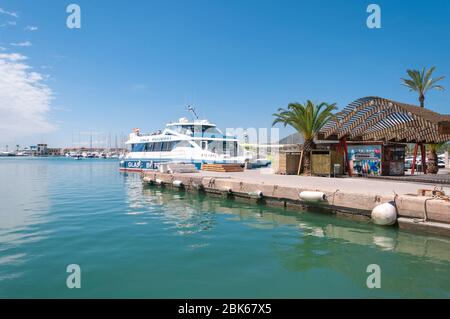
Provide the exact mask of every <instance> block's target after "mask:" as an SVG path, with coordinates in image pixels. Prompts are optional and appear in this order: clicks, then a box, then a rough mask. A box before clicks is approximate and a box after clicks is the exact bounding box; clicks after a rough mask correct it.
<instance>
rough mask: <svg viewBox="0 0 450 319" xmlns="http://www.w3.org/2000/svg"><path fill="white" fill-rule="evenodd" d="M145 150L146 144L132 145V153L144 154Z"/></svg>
mask: <svg viewBox="0 0 450 319" xmlns="http://www.w3.org/2000/svg"><path fill="white" fill-rule="evenodd" d="M144 150H145V144H144V143H138V144H132V145H131V151H132V152H144Z"/></svg>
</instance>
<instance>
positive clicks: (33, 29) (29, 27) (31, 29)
mask: <svg viewBox="0 0 450 319" xmlns="http://www.w3.org/2000/svg"><path fill="white" fill-rule="evenodd" d="M25 30H26V31H37V30H39V28H38V27H35V26H33V25H29V26H27V27H26V28H25Z"/></svg>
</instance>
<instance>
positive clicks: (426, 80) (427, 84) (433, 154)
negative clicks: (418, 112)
mask: <svg viewBox="0 0 450 319" xmlns="http://www.w3.org/2000/svg"><path fill="white" fill-rule="evenodd" d="M435 69H436V67H434V66H433V67H431V68H430V69H429V70H427V71H425V68H422V71H419V70H407V71H406V72H407V73H408V75H409V79H403V78H402V81H403V85H404V86H406V87H408V88H409V90H410V91H416V92H417V93H419V102H420V107H425V93H426V92H427V91H428V90H432V89H435V90H440V91H443V90H445V88H444V87H443V86H442V85H438V84H436V83H437V82H439V81H441V80H443V79H445V76H440V77H438V78H436V79H433V78H432V75H433V72H434V70H435ZM438 148H439V145H438V144H430V145H429V150H430V152H429V154H428V162H427V163H426V166H425V168H426V170H427V172H428V173H430V174H437V172H438V171H439V168H438V158H437V149H438ZM422 151H423V149H422ZM423 165H425V163H423Z"/></svg>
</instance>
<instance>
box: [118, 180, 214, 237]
mask: <svg viewBox="0 0 450 319" xmlns="http://www.w3.org/2000/svg"><path fill="white" fill-rule="evenodd" d="M124 177H125V185H126V191H127V195H128V205H129V207H130V208H131V209H132V210H133V211H131V212H127V213H126V214H128V215H135V216H140V215H143V214H145V211H146V210H149V213H150V215H151V216H153V217H155V218H158V219H159V220H160V221H161V222H162V223H163V224H164V225H166V229H174V230H175V231H176V232H177V233H178V234H180V235H190V234H196V233H201V232H206V231H209V230H211V229H212V228H213V227H214V225H215V224H216V221H215V214H214V207H213V206H211V204H212V203H211V202H210V201H204V200H202V199H201V198H195V197H193V196H188V195H186V194H183V193H178V194H177V193H175V192H173V191H168V190H164V189H159V188H155V187H146V186H144V185H143V184H142V180H141V178H140V176H139V175H138V174H133V173H131V174H127V173H124ZM180 203H182V204H181V205H180ZM146 217H148V214H147V216H146Z"/></svg>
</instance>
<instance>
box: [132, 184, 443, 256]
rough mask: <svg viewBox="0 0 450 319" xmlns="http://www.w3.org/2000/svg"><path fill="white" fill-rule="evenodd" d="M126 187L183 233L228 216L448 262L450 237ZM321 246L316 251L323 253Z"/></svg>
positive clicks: (258, 225) (137, 202)
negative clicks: (219, 215)
mask: <svg viewBox="0 0 450 319" xmlns="http://www.w3.org/2000/svg"><path fill="white" fill-rule="evenodd" d="M138 177H139V176H138ZM127 183H129V184H130V185H129V186H130V187H129V188H128V192H129V194H128V197H129V200H130V206H131V207H133V208H137V207H144V206H153V207H155V205H157V206H158V207H160V208H163V209H162V210H160V209H159V210H158V209H157V211H162V213H161V215H160V218H162V219H163V220H164V222H165V223H166V224H168V225H172V226H173V227H175V228H176V229H177V231H178V233H179V234H184V235H186V234H193V233H197V232H203V231H208V230H211V229H212V228H213V227H214V226H215V225H216V223H217V220H216V218H217V217H216V214H226V215H229V216H230V217H229V219H232V220H239V221H241V222H243V223H245V224H246V225H247V226H248V227H252V228H257V229H274V228H277V227H283V226H291V227H295V228H296V229H297V231H298V232H299V234H300V236H299V238H301V239H302V240H308V239H307V237H314V238H318V239H320V238H323V239H326V240H330V239H331V240H335V241H338V242H339V244H340V245H344V246H345V244H353V245H358V246H361V247H365V246H370V247H374V248H376V249H378V250H380V251H388V252H394V253H399V254H407V255H411V256H416V257H425V258H428V259H431V260H436V261H450V239H447V238H444V237H433V236H421V235H418V234H411V233H408V232H403V231H399V230H397V229H393V228H383V227H379V226H375V225H372V224H370V223H364V222H355V221H347V220H343V219H339V218H337V217H334V216H330V215H322V214H312V213H299V212H294V211H287V210H284V209H277V208H271V207H267V206H255V205H252V204H246V203H240V202H235V201H227V200H221V199H214V198H210V197H206V198H204V197H202V196H198V195H191V194H185V193H182V192H181V193H178V192H174V191H172V190H164V189H160V188H156V187H148V186H147V187H143V186H142V183H141V182H140V178H139V182H138V183H136V179H133V178H131V179H129V180H128V181H127ZM180 202H182V205H180ZM315 242H320V241H315ZM319 248H320V247H318V250H317V251H319V250H320V249H319ZM322 253H323V252H321V253H320V254H322ZM312 254H314V251H312Z"/></svg>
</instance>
